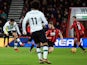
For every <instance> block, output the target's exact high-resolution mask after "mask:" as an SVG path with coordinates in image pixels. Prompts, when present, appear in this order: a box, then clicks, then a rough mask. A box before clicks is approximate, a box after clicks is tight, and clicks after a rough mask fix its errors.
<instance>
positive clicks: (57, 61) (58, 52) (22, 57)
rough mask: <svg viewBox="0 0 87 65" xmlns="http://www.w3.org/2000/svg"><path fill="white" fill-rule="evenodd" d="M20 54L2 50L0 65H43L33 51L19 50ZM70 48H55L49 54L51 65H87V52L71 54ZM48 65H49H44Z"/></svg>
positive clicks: (78, 51) (0, 51) (8, 49)
mask: <svg viewBox="0 0 87 65" xmlns="http://www.w3.org/2000/svg"><path fill="white" fill-rule="evenodd" d="M19 49H20V52H18V53H17V52H15V51H14V50H13V48H0V65H41V64H39V63H38V58H37V55H36V52H35V49H33V52H32V53H30V52H29V48H19ZM70 50H71V49H70V48H55V50H54V52H53V53H51V54H49V60H50V61H51V62H52V64H51V65H87V52H86V53H83V52H82V51H81V49H79V48H78V49H77V52H76V53H74V54H73V53H71V52H70ZM43 65H48V64H43Z"/></svg>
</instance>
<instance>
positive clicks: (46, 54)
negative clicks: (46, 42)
mask: <svg viewBox="0 0 87 65" xmlns="http://www.w3.org/2000/svg"><path fill="white" fill-rule="evenodd" d="M47 56H48V46H43V59H47Z"/></svg>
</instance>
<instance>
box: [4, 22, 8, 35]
mask: <svg viewBox="0 0 87 65" xmlns="http://www.w3.org/2000/svg"><path fill="white" fill-rule="evenodd" d="M3 31H4V34H6V35H7V36H8V25H7V23H6V24H5V25H4V26H3Z"/></svg>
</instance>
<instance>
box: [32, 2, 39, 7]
mask: <svg viewBox="0 0 87 65" xmlns="http://www.w3.org/2000/svg"><path fill="white" fill-rule="evenodd" d="M39 7H40V4H39V2H32V4H31V8H34V9H39Z"/></svg>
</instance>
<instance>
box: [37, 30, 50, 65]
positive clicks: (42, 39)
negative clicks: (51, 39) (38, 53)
mask: <svg viewBox="0 0 87 65" xmlns="http://www.w3.org/2000/svg"><path fill="white" fill-rule="evenodd" d="M38 36H39V40H40V42H41V43H42V44H43V61H44V62H45V63H47V64H51V63H50V62H49V61H48V43H47V39H46V36H45V32H44V31H43V30H42V31H40V33H39V35H38Z"/></svg>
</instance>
